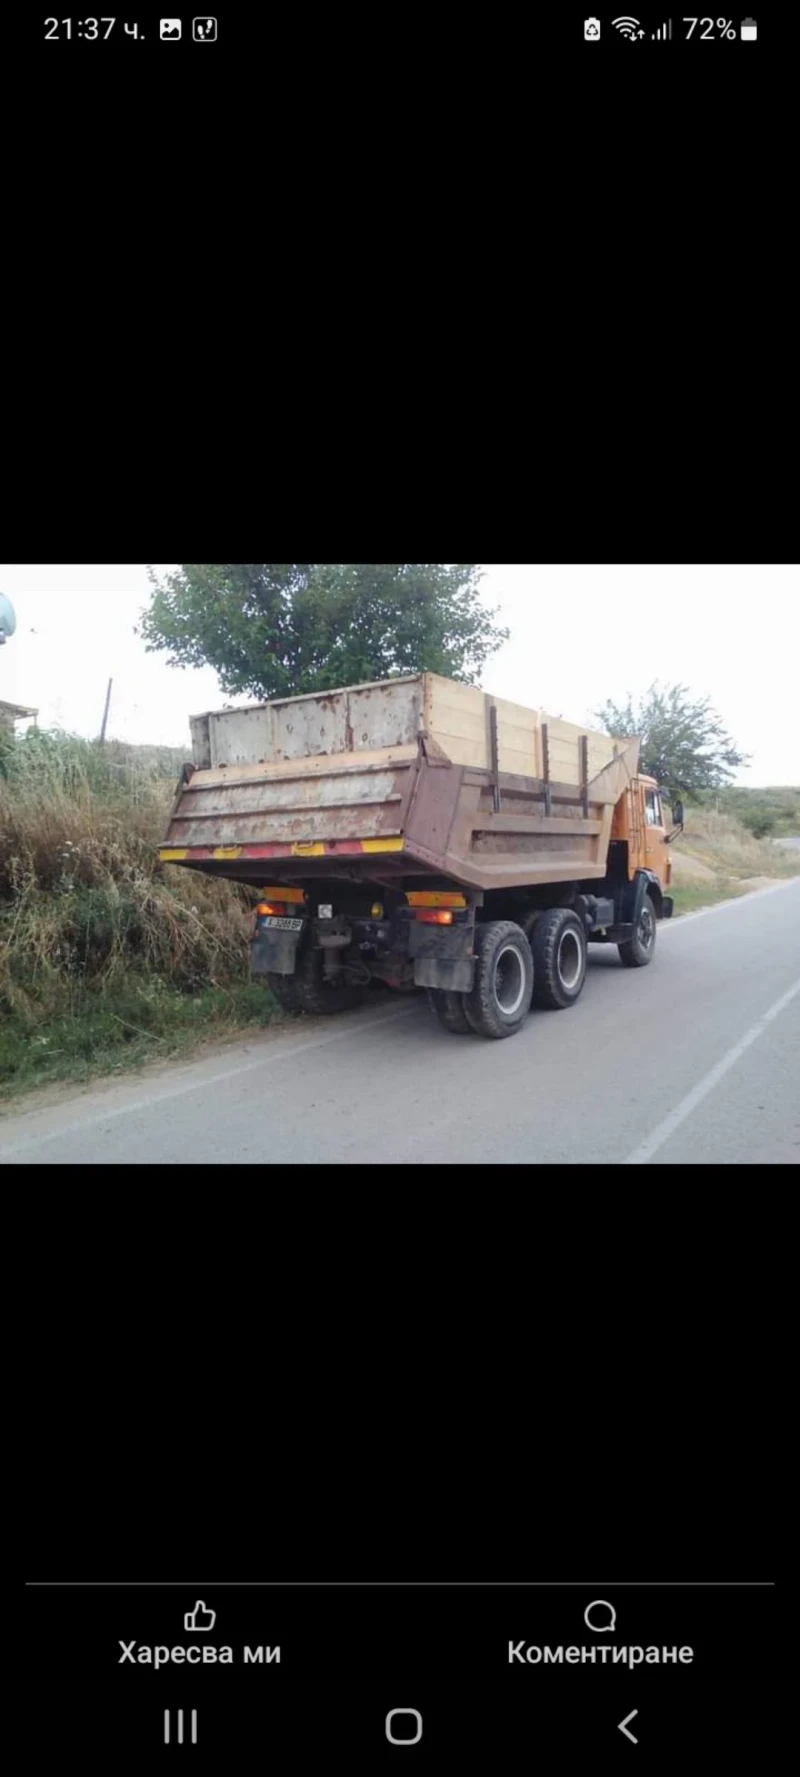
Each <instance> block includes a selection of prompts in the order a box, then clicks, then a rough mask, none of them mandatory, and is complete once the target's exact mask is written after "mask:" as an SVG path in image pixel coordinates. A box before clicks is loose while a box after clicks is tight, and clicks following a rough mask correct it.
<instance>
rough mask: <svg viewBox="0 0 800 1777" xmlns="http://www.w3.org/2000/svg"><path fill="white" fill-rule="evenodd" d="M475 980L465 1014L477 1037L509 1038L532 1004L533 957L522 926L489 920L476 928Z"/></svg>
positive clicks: (507, 920) (523, 1020) (504, 920)
mask: <svg viewBox="0 0 800 1777" xmlns="http://www.w3.org/2000/svg"><path fill="white" fill-rule="evenodd" d="M475 954H476V962H475V980H474V984H473V988H472V992H471V993H465V995H464V1011H465V1012H466V1015H467V1018H468V1019H469V1022H470V1024H471V1025H472V1028H473V1030H474V1031H476V1032H477V1034H478V1036H479V1037H511V1036H513V1035H514V1032H515V1031H517V1030H519V1028H520V1025H522V1024H524V1022H525V1019H526V1018H527V1016H528V1012H529V1010H530V1004H531V991H532V988H533V958H532V957H531V947H530V945H529V943H528V940H527V938H526V936H525V933H524V932H523V930H522V927H521V926H518V925H515V924H514V922H513V920H510V919H491V920H488V921H487V922H486V924H485V925H479V926H476V928H475Z"/></svg>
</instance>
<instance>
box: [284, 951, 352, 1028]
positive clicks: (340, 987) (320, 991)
mask: <svg viewBox="0 0 800 1777" xmlns="http://www.w3.org/2000/svg"><path fill="white" fill-rule="evenodd" d="M323 960H324V959H323V955H322V951H321V950H312V949H311V948H310V947H308V948H307V949H305V950H301V951H300V953H299V955H298V958H297V964H296V967H295V972H294V975H293V976H288V977H285V979H288V980H293V981H294V984H295V992H296V996H297V1001H296V1010H297V1011H298V1012H314V1013H322V1014H323V1016H325V1015H329V1014H331V1013H333V1012H350V1011H352V1010H353V1008H354V1007H355V1006H360V1005H361V1002H362V1000H363V997H364V991H363V988H361V987H353V986H351V985H350V983H349V982H348V980H347V977H346V976H345V977H344V979H342V977H341V975H340V977H339V979H338V980H336V979H334V980H333V981H329V980H327V979H326V977H325V975H324V973H323V967H322V965H323Z"/></svg>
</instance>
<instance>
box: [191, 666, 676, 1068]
mask: <svg viewBox="0 0 800 1777" xmlns="http://www.w3.org/2000/svg"><path fill="white" fill-rule="evenodd" d="M191 732H192V751H193V755H194V756H193V760H192V762H191V763H190V764H186V765H185V766H184V767H183V771H182V773H181V778H180V782H179V784H178V787H177V792H176V796H175V801H174V804H173V807H172V811H171V814H170V818H169V824H168V828H167V833H166V836H165V843H164V845H163V847H162V848H161V853H160V855H161V858H162V859H163V860H164V862H165V863H170V864H176V865H179V866H181V867H183V868H188V869H193V870H201V871H204V872H206V873H207V874H210V875H216V876H223V877H227V878H229V879H231V880H232V881H234V882H239V883H245V884H248V885H249V886H250V887H252V889H253V890H254V891H255V894H256V896H257V901H256V905H255V907H254V929H253V935H252V942H251V956H250V966H251V972H252V975H253V977H254V978H256V979H259V980H261V981H263V982H265V983H266V984H267V986H268V987H269V988H270V989H271V990H272V993H273V994H274V995H275V997H276V999H277V1000H278V1002H279V1003H280V1005H281V1006H282V1007H284V1008H286V1009H287V1010H289V1011H305V1012H312V1013H322V1014H325V1013H336V1012H343V1011H345V1010H347V1009H349V1008H351V1007H353V1006H356V1005H357V1004H358V1003H359V1002H360V1001H361V1000H362V998H363V997H364V993H365V990H366V989H367V988H368V987H369V986H370V985H371V984H372V983H373V982H382V983H385V984H386V985H388V986H389V987H391V988H395V989H397V990H398V991H410V990H412V989H420V988H422V989H425V990H426V992H427V995H428V999H429V1002H430V1005H431V1008H432V1010H433V1012H434V1013H435V1015H436V1017H437V1018H438V1020H439V1022H440V1023H441V1024H442V1025H444V1027H445V1028H446V1029H447V1030H448V1031H451V1032H453V1033H460V1034H464V1035H466V1034H469V1033H476V1034H477V1035H479V1036H482V1037H492V1038H498V1037H507V1036H511V1035H513V1034H514V1032H516V1031H518V1030H519V1029H520V1027H521V1025H522V1024H523V1022H524V1020H525V1018H526V1016H527V1014H528V1012H529V1010H530V1009H531V1007H532V1006H538V1007H542V1008H546V1009H549V1010H559V1011H563V1010H566V1009H567V1008H568V1007H570V1006H573V1005H575V1003H576V1001H577V1000H578V999H579V997H580V994H581V991H582V988H583V985H584V981H585V977H586V954H587V946H588V945H589V944H614V945H616V946H617V947H618V950H619V956H620V959H621V961H622V963H623V964H625V965H626V967H628V968H643V967H644V966H645V965H646V964H648V963H650V962H651V961H652V958H653V954H654V951H655V945H656V931H657V926H658V922H659V921H660V920H662V919H669V918H670V916H671V914H672V898H671V896H670V894H669V892H668V890H669V886H670V881H671V863H670V853H669V844H670V840H671V839H672V838H674V837H675V836H676V833H677V831H679V830H680V822H681V819H682V811H681V809H680V808H679V806H678V805H677V804H676V807H675V810H674V814H675V818H676V821H677V826H676V828H675V830H674V831H673V832H671V833H668V832H667V829H666V826H665V821H664V810H663V807H662V803H661V797H660V793H659V788H658V784H657V783H656V782H655V780H654V779H653V778H651V777H647V776H643V775H642V774H641V773H640V772H639V771H638V764H639V741H638V740H631V739H628V738H623V739H615V738H614V737H613V736H611V735H608V734H601V733H598V732H594V731H592V730H591V729H587V728H581V727H580V726H578V725H576V724H574V723H570V722H565V721H563V720H562V719H561V718H560V717H554V716H551V715H547V714H546V713H545V712H544V711H543V710H541V709H528V708H525V707H524V706H522V705H521V704H515V703H510V702H508V701H507V700H505V699H502V698H498V697H493V696H492V695H491V694H489V693H488V692H485V691H482V690H480V689H478V688H477V687H475V686H472V685H463V684H458V683H455V682H454V681H452V680H449V679H445V678H442V677H441V676H440V675H439V674H436V673H429V672H424V673H413V674H407V675H404V676H399V677H397V678H392V679H384V680H379V681H376V682H375V683H371V684H363V685H349V686H343V687H341V688H337V689H335V690H332V691H328V692H324V693H318V694H313V695H307V696H302V697H289V698H279V699H276V700H272V701H269V702H265V703H256V704H251V705H248V706H246V707H244V708H238V709H227V710H222V711H219V712H211V713H208V714H205V715H201V716H197V717H194V718H193V719H192V723H191Z"/></svg>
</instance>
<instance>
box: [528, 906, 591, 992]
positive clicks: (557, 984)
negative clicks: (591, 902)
mask: <svg viewBox="0 0 800 1777" xmlns="http://www.w3.org/2000/svg"><path fill="white" fill-rule="evenodd" d="M585 979H586V932H585V930H584V926H583V921H582V920H581V919H579V918H578V915H577V913H572V912H570V909H569V908H568V907H551V908H549V909H548V911H547V913H542V914H540V915H539V918H538V919H537V921H536V924H535V926H534V928H533V1003H534V1005H535V1006H542V1007H544V1008H545V1010H547V1011H551V1012H563V1011H565V1010H566V1008H567V1006H574V1004H575V1001H576V999H578V997H579V995H580V992H581V988H582V987H583V983H584V981H585Z"/></svg>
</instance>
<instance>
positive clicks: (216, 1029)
mask: <svg viewBox="0 0 800 1777" xmlns="http://www.w3.org/2000/svg"><path fill="white" fill-rule="evenodd" d="M275 1013H276V1008H275V1006H274V1002H273V1000H272V998H271V996H270V994H269V993H268V992H267V991H266V990H265V989H264V988H263V987H259V986H257V985H254V984H246V985H244V986H238V987H235V988H233V989H231V990H229V991H226V990H225V989H223V988H220V987H206V988H202V989H201V990H200V991H199V992H198V993H194V994H187V993H181V992H180V991H179V990H177V989H176V988H173V987H170V986H169V984H168V983H167V982H165V981H163V980H162V979H161V978H160V977H159V976H153V977H145V978H143V979H142V980H141V981H136V980H135V979H134V978H131V977H130V976H129V977H128V978H127V979H126V980H125V982H124V983H121V984H119V985H117V986H116V987H115V988H114V990H113V992H109V993H106V994H103V993H97V992H94V993H92V992H90V991H86V992H84V993H82V994H80V993H79V994H76V996H75V998H74V1000H73V1002H72V1004H71V1005H70V1006H69V1007H67V1006H65V1007H63V1008H62V1009H60V1010H58V1011H57V1012H56V1014H55V1016H52V1017H50V1018H48V1019H47V1020H46V1021H42V1023H41V1025H40V1026H39V1027H38V1028H37V1026H36V1024H35V1023H33V1022H32V1021H31V1020H30V1018H28V1017H26V1016H19V1015H13V1014H12V1015H11V1016H10V1017H8V1016H6V1018H4V1020H3V1024H2V1027H0V1100H3V1099H8V1098H9V1097H12V1096H14V1095H15V1094H16V1093H17V1092H20V1091H23V1090H25V1089H27V1088H29V1087H31V1086H42V1085H47V1084H50V1083H54V1082H56V1081H59V1080H70V1081H81V1080H89V1079H94V1078H99V1077H100V1076H102V1075H104V1074H115V1073H121V1072H123V1070H127V1069H128V1068H131V1067H136V1066H137V1065H140V1064H141V1063H143V1062H146V1061H155V1060H166V1059H167V1057H169V1056H177V1055H181V1054H186V1053H188V1052H190V1051H192V1050H194V1049H196V1048H198V1046H200V1045H201V1044H202V1043H207V1042H208V1041H209V1040H210V1039H214V1040H217V1041H219V1040H222V1039H224V1038H225V1037H226V1036H233V1035H235V1034H236V1033H237V1032H241V1031H243V1030H246V1029H247V1028H248V1027H254V1026H255V1027H258V1026H262V1025H265V1024H269V1023H270V1021H271V1019H272V1018H273V1017H274V1016H275Z"/></svg>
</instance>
